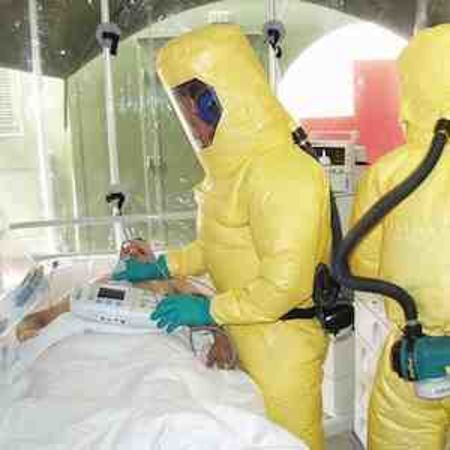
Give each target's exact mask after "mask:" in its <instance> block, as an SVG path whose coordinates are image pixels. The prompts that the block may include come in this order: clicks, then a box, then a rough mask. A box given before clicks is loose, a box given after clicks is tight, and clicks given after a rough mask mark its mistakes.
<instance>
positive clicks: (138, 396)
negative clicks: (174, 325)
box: [0, 280, 306, 450]
mask: <svg viewBox="0 0 450 450" xmlns="http://www.w3.org/2000/svg"><path fill="white" fill-rule="evenodd" d="M177 283H178V284H175V288H176V289H183V290H184V289H189V288H191V287H190V286H186V285H185V284H184V285H183V284H180V283H185V281H184V280H178V281H177ZM148 287H150V288H151V289H164V290H165V291H167V289H169V288H171V287H169V286H167V285H166V286H165V285H164V284H160V283H158V284H155V283H152V285H151V286H148ZM68 308H69V302H68V299H65V300H63V301H62V302H61V303H59V304H57V305H55V306H54V307H52V308H49V309H47V310H45V311H41V312H39V313H36V314H34V315H31V316H29V317H28V318H27V320H26V321H25V322H24V323H23V324H22V326H21V327H20V329H19V331H18V335H19V337H20V338H21V339H25V341H24V343H23V346H26V345H28V344H29V343H33V342H34V341H35V339H30V337H31V336H32V335H33V334H34V335H36V333H37V332H39V331H40V336H39V337H42V336H45V333H47V332H48V330H51V329H52V327H56V326H57V325H58V323H59V325H62V326H64V323H63V322H64V321H63V320H62V319H64V317H69V319H70V315H64V314H62V313H64V312H66V311H67V310H68ZM69 322H70V320H69ZM48 324H49V325H48ZM46 325H48V326H47V327H46ZM43 327H45V328H43ZM39 337H38V339H39ZM22 382H23V383H24V385H25V386H26V388H25V389H24V392H23V394H22V395H20V396H19V397H18V398H17V399H15V400H14V401H13V402H11V403H10V404H7V405H5V406H3V407H2V408H1V409H0V448H1V449H2V450H18V449H21V450H44V449H45V450H59V449H76V450H91V449H95V450H112V449H114V450H143V449H159V450H186V449H193V450H194V449H195V450H211V449H215V450H216V449H217V450H231V449H232V450H240V449H242V450H244V449H245V450H252V449H255V450H256V449H259V450H263V449H268V448H273V449H275V448H276V449H278V450H284V449H286V450H287V449H292V450H306V446H304V445H303V444H302V443H301V442H299V441H298V440H297V439H296V438H295V437H293V436H291V435H290V434H289V433H287V432H286V431H284V430H282V429H281V428H279V427H278V426H276V425H274V424H273V423H271V422H270V421H269V420H267V419H266V417H265V415H264V406H263V402H262V397H261V395H260V394H259V392H258V390H257V388H256V386H255V385H254V384H253V383H252V381H251V380H250V379H249V377H248V376H246V375H245V374H244V373H243V372H241V371H239V370H237V371H213V370H210V369H208V368H206V367H205V366H204V365H203V364H201V363H200V362H199V361H198V360H197V359H196V358H195V357H194V356H193V354H192V351H191V349H190V347H189V345H188V343H187V342H186V340H185V339H184V338H183V335H182V333H174V334H173V335H171V336H166V335H165V334H164V333H162V332H161V333H151V334H143V335H116V334H101V333H100V334H98V333H88V334H75V335H72V336H70V338H67V339H64V340H61V341H59V342H57V343H56V344H55V345H53V346H52V347H51V348H49V349H48V350H47V351H46V352H45V353H43V354H41V355H40V357H39V358H38V359H37V360H36V361H35V362H34V364H33V365H32V366H31V367H30V368H29V369H28V370H27V372H26V373H24V375H23V380H22ZM0 397H1V395H0Z"/></svg>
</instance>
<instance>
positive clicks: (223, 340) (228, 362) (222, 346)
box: [16, 277, 236, 369]
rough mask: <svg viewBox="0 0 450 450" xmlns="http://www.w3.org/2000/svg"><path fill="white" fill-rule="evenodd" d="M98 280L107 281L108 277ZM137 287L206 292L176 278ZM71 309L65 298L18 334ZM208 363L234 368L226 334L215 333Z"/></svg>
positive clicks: (28, 333) (26, 335)
mask: <svg viewBox="0 0 450 450" xmlns="http://www.w3.org/2000/svg"><path fill="white" fill-rule="evenodd" d="M98 281H107V278H106V277H103V278H99V279H98ZM135 287H137V288H141V289H149V290H152V291H153V292H157V293H161V294H166V293H169V292H170V293H174V292H177V293H197V294H202V293H203V294H205V292H203V291H202V289H201V288H200V287H199V286H194V285H193V284H192V283H190V282H189V281H188V280H186V279H183V278H175V279H173V280H171V281H170V283H169V282H168V281H151V282H145V283H137V284H136V285H135ZM69 310H70V301H69V298H68V297H66V298H63V299H62V300H61V301H59V302H58V303H57V304H56V305H54V306H52V307H50V308H47V309H45V310H42V311H38V312H36V313H34V314H30V315H29V316H27V317H26V318H25V319H24V320H23V321H22V323H21V324H20V325H19V326H18V327H17V330H16V334H17V338H18V339H19V340H20V341H25V340H27V339H30V338H32V337H35V336H37V335H38V334H39V332H40V330H41V329H42V328H44V327H46V326H47V325H48V324H49V323H51V322H52V321H53V320H55V319H56V318H57V317H58V316H59V315H60V314H63V313H65V312H68V311H69ZM206 364H207V366H208V367H213V366H216V367H218V368H220V369H233V368H235V367H236V363H235V361H234V358H233V352H232V343H231V341H230V340H229V339H228V338H227V337H226V336H225V335H224V334H214V344H213V345H212V346H211V348H210V350H209V351H208V355H207V360H206Z"/></svg>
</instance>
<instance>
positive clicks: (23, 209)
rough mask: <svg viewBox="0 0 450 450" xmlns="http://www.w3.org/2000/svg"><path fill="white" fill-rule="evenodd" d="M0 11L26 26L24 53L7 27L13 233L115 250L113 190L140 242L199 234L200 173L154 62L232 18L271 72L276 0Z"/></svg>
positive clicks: (4, 99)
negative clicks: (112, 43)
mask: <svg viewBox="0 0 450 450" xmlns="http://www.w3.org/2000/svg"><path fill="white" fill-rule="evenodd" d="M11 5H13V6H11ZM18 5H20V7H19V6H18ZM1 8H2V20H4V23H5V24H7V25H8V27H9V26H11V27H13V29H14V30H17V32H16V34H17V39H16V40H15V41H14V42H13V43H11V46H14V45H15V46H16V47H17V48H14V49H12V50H11V51H7V50H8V49H7V46H8V41H11V33H10V32H8V33H7V35H6V34H5V36H4V39H2V40H1V44H0V53H1V55H2V62H1V64H5V66H3V65H1V66H0V94H1V95H0V109H1V111H0V112H1V114H0V149H1V150H2V151H1V152H0V169H1V170H0V186H1V187H2V189H0V203H1V206H2V209H4V211H5V213H6V215H7V217H8V218H9V221H10V223H11V226H12V228H13V229H15V230H16V233H17V234H21V235H22V237H24V238H25V237H26V239H27V240H28V241H30V242H32V241H33V242H34V244H33V245H34V247H33V251H35V252H37V253H40V254H52V253H54V254H62V253H65V254H67V253H70V254H71V253H93V252H115V251H116V250H117V245H118V244H119V242H120V240H121V239H122V238H123V236H122V235H121V234H120V230H121V228H120V227H118V226H117V224H118V223H119V220H118V219H117V218H116V219H115V220H112V215H113V213H115V214H117V210H115V211H114V210H113V209H112V207H111V205H109V204H108V203H107V202H106V196H107V194H108V193H110V192H111V190H114V189H116V190H120V191H122V192H123V193H125V194H126V202H125V204H124V207H123V211H122V212H123V214H124V216H123V217H124V220H125V221H126V223H127V224H128V225H129V226H128V230H129V231H130V234H131V236H132V237H142V238H144V239H148V240H153V241H159V242H160V243H161V245H163V246H166V245H172V246H173V245H175V246H177V245H183V244H185V243H186V242H189V241H191V240H192V239H193V238H194V237H195V215H196V206H195V202H194V199H193V193H192V188H193V187H194V186H195V185H196V184H197V183H199V182H200V181H201V180H202V178H203V171H202V169H201V167H200V165H199V164H198V162H197V159H196V157H195V154H194V151H193V149H192V148H191V146H190V145H189V143H188V141H187V139H186V137H185V135H184V133H183V131H182V129H181V126H180V124H179V122H178V119H177V118H176V116H175V114H174V111H173V110H172V107H171V106H170V104H169V101H168V98H167V95H166V93H165V92H164V90H163V88H162V86H161V83H160V81H159V79H158V77H157V75H156V72H155V57H156V54H157V52H158V50H159V49H160V48H161V47H162V46H164V45H165V44H166V43H167V42H168V41H169V40H170V39H172V38H174V37H176V36H178V35H180V34H182V33H184V32H186V31H189V30H191V29H194V28H196V27H199V26H202V25H206V24H208V23H215V22H233V23H238V24H240V25H241V26H242V27H243V29H244V30H245V31H246V33H247V34H248V36H249V39H250V41H251V42H252V44H253V45H254V47H255V49H256V51H257V52H258V54H259V56H260V57H261V60H262V62H263V63H264V65H265V66H266V67H267V68H268V69H269V67H268V61H269V58H270V52H269V50H268V46H267V45H266V43H265V41H264V35H263V32H262V29H263V24H264V22H265V21H266V20H267V18H268V10H267V4H266V3H265V2H261V1H260V0H248V1H246V2H241V1H238V0H225V1H220V2H209V1H189V2H186V1H181V0H173V1H167V2H155V1H153V0H139V1H137V0H79V1H77V2H59V1H43V0H21V1H17V2H14V3H10V4H8V5H7V6H3V5H2V6H1ZM2 23H3V22H2ZM101 23H114V24H115V26H117V27H118V28H119V29H120V33H121V36H120V41H119V45H118V49H117V53H116V55H112V54H111V52H110V49H109V48H104V49H103V50H102V48H101V46H100V44H99V42H98V39H97V36H98V26H99V24H101ZM1 33H6V32H5V30H4V29H3V28H2V29H1V30H0V37H1ZM13 36H14V33H13ZM2 47H3V48H2ZM13 50H14V52H13ZM8 58H9V59H8ZM3 61H5V63H3ZM8 102H9V103H8ZM4 114H9V115H8V116H7V119H8V120H9V122H8V121H7V120H6V119H4V117H6V116H5V115H4ZM115 224H116V225H115Z"/></svg>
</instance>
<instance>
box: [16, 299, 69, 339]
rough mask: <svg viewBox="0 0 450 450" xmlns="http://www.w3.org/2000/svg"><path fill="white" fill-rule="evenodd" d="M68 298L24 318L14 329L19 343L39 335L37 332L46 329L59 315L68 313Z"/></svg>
mask: <svg viewBox="0 0 450 450" xmlns="http://www.w3.org/2000/svg"><path fill="white" fill-rule="evenodd" d="M69 309H70V301H69V297H64V298H63V299H62V300H61V301H60V302H58V303H57V304H56V305H54V306H51V307H50V308H47V309H44V310H42V311H38V312H35V313H33V314H30V315H28V316H26V317H25V318H24V319H23V320H22V322H20V324H19V326H18V327H17V329H16V336H17V339H18V340H19V341H26V340H27V339H30V338H32V337H35V336H37V335H38V334H39V330H41V329H42V328H44V327H46V326H47V325H48V324H49V323H50V322H52V321H53V320H54V319H56V318H57V317H58V316H59V315H60V314H62V313H65V312H67V311H69Z"/></svg>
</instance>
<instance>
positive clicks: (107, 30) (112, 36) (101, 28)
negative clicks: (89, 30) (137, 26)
mask: <svg viewBox="0 0 450 450" xmlns="http://www.w3.org/2000/svg"><path fill="white" fill-rule="evenodd" d="M120 34H121V31H120V28H119V27H118V26H117V25H116V24H115V23H113V22H111V23H108V22H105V23H100V24H99V25H98V26H97V31H96V33H95V37H96V38H97V42H98V44H99V45H100V47H101V48H109V52H110V54H111V55H113V56H116V55H117V49H118V47H119V40H120Z"/></svg>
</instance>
